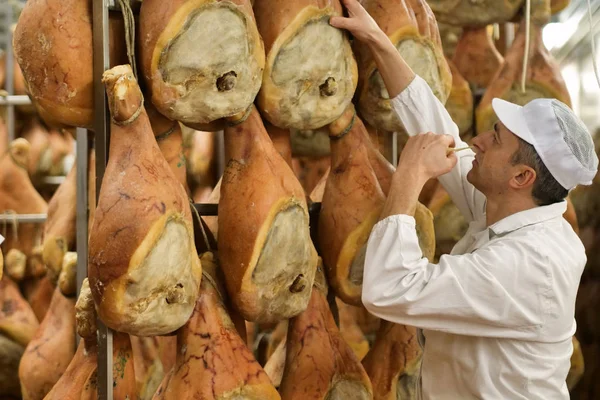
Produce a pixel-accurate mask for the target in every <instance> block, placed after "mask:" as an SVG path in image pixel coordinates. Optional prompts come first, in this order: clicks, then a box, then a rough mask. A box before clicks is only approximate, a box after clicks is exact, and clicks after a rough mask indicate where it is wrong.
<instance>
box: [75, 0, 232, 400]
mask: <svg viewBox="0 0 600 400" xmlns="http://www.w3.org/2000/svg"><path fill="white" fill-rule="evenodd" d="M129 1H130V3H131V6H132V10H133V11H134V13H137V12H138V11H139V7H140V5H141V2H140V1H139V0H129ZM111 10H114V11H116V10H118V4H117V3H116V2H115V0H99V1H94V2H93V9H92V41H93V55H94V57H93V70H94V104H95V109H94V122H93V125H94V133H95V135H94V143H92V141H91V140H89V135H88V132H87V131H86V130H85V129H78V130H77V154H79V156H78V157H77V263H78V264H77V295H79V291H80V289H81V284H82V282H83V280H84V279H85V277H86V276H87V258H88V237H87V235H88V207H87V205H88V191H87V188H88V184H89V182H88V174H87V171H88V158H87V157H82V156H81V155H84V154H87V152H88V149H89V148H90V146H93V147H94V149H95V152H96V196H99V194H100V187H101V184H102V178H103V177H104V172H105V170H106V164H107V162H108V149H109V145H110V123H109V111H108V105H107V98H106V93H105V89H104V84H103V83H102V74H103V73H104V71H105V70H107V69H109V68H110V59H109V53H108V48H109V29H108V16H109V12H110V11H111ZM221 142H222V140H221V141H219V142H218V147H219V150H222V147H223V146H222V143H221ZM221 158H222V157H221ZM218 164H219V165H218V169H219V171H221V172H222V169H223V167H224V165H223V161H222V160H219V162H218ZM194 207H195V208H196V210H197V211H198V212H199V214H200V215H217V212H218V205H216V204H195V205H194ZM112 348H113V332H112V330H111V329H109V328H108V327H106V326H105V325H104V324H103V323H102V321H100V320H99V319H98V375H97V376H98V399H99V400H111V399H112V398H113V378H112V369H113V358H112V354H113V350H112Z"/></svg>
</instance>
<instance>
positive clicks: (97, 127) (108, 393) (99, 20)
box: [92, 0, 113, 400]
mask: <svg viewBox="0 0 600 400" xmlns="http://www.w3.org/2000/svg"><path fill="white" fill-rule="evenodd" d="M92 3H93V10H92V15H93V21H92V26H93V49H94V131H95V134H96V142H95V144H96V196H98V195H99V194H100V186H101V184H102V178H103V177H104V171H105V170H106V162H107V161H108V146H109V135H110V132H109V124H108V112H107V104H106V94H105V91H104V85H103V84H102V74H103V73H104V71H105V70H107V69H108V68H109V66H110V60H109V55H108V44H109V31H108V7H109V0H101V1H94V2H92ZM112 356H113V335H112V331H111V330H110V329H109V328H108V327H106V326H105V325H104V324H103V323H102V321H100V319H99V318H98V399H99V400H112V398H113V377H112V370H113V357H112Z"/></svg>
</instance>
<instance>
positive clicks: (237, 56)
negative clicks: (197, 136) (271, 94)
mask: <svg viewBox="0 0 600 400" xmlns="http://www.w3.org/2000/svg"><path fill="white" fill-rule="evenodd" d="M139 26H140V41H141V44H142V45H141V46H140V50H141V51H140V57H141V58H140V60H141V67H142V71H143V74H144V78H145V80H146V84H147V87H148V89H149V90H150V93H151V98H152V103H153V104H154V105H155V106H156V108H157V109H158V111H160V112H161V113H162V114H164V115H165V116H166V117H168V118H169V119H172V120H177V121H181V122H182V123H184V124H186V125H188V126H191V127H194V128H195V129H200V130H216V129H217V123H218V122H220V121H219V120H220V119H221V118H224V117H229V116H232V115H235V114H237V113H239V112H243V111H244V110H246V109H247V108H248V107H249V106H250V104H252V102H253V101H254V98H255V97H256V94H257V93H258V90H259V89H260V85H261V80H262V72H263V68H264V64H265V53H264V48H263V43H262V41H261V38H260V35H259V33H258V30H257V28H256V23H255V20H254V14H253V12H252V4H251V2H250V0H219V1H209V0H199V1H191V0H174V1H162V0H145V1H144V2H143V3H142V8H141V10H140V22H139Z"/></svg>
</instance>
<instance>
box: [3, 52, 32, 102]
mask: <svg viewBox="0 0 600 400" xmlns="http://www.w3.org/2000/svg"><path fill="white" fill-rule="evenodd" d="M7 57H8V55H7ZM11 65H12V64H11ZM6 68H7V69H8V66H7V67H6ZM11 69H12V67H11ZM11 82H12V80H11ZM11 85H14V83H13V84H11ZM6 86H7V87H8V83H6ZM11 90H12V89H11ZM28 104H31V100H30V99H29V96H27V95H24V94H23V95H18V96H15V95H8V96H3V97H0V105H3V106H4V105H6V106H10V105H13V106H23V105H28Z"/></svg>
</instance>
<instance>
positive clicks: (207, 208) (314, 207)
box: [194, 202, 321, 217]
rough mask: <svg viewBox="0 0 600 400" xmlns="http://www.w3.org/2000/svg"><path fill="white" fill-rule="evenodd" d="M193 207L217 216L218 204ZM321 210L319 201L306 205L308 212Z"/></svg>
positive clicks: (199, 211)
mask: <svg viewBox="0 0 600 400" xmlns="http://www.w3.org/2000/svg"><path fill="white" fill-rule="evenodd" d="M194 207H196V211H198V214H200V215H201V216H209V217H211V216H218V215H219V205H218V204H213V203H194ZM320 211H321V203H320V202H319V203H311V204H310V205H309V206H308V213H309V214H311V215H313V214H317V215H318V214H319V212H320Z"/></svg>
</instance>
